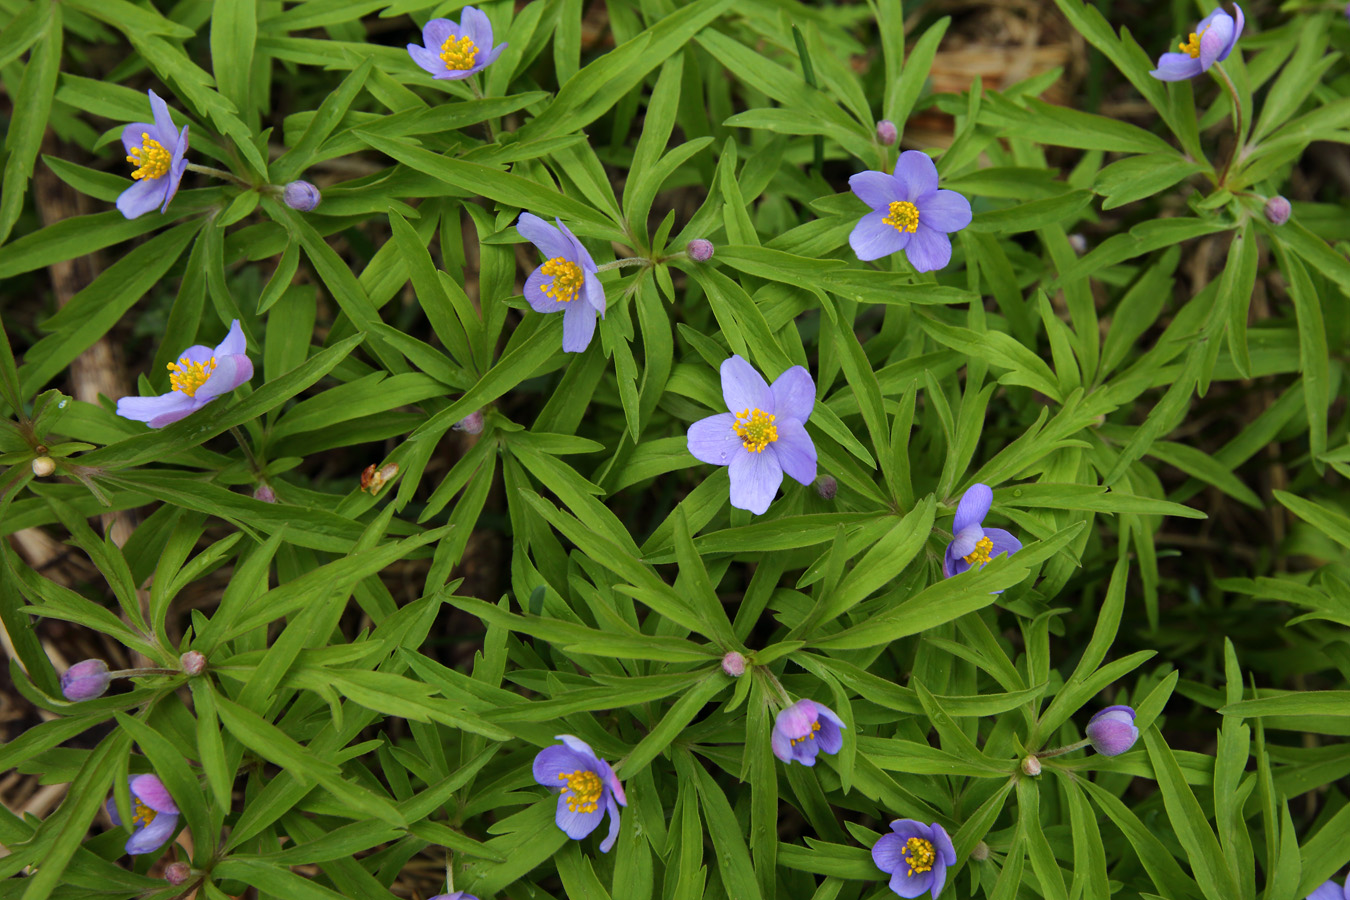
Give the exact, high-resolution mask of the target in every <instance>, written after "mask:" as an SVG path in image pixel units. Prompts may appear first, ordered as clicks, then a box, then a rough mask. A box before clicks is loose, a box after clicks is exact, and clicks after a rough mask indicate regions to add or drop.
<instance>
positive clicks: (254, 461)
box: [230, 425, 262, 476]
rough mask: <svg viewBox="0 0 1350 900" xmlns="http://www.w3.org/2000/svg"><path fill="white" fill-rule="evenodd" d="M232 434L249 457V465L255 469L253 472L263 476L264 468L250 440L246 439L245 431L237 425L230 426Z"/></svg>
mask: <svg viewBox="0 0 1350 900" xmlns="http://www.w3.org/2000/svg"><path fill="white" fill-rule="evenodd" d="M230 434H232V435H234V439H235V440H236V441H238V442H239V447H240V448H241V449H242V450H243V451H244V456H246V457H248V467H249V468H250V469H252V470H253V474H255V475H258V476H261V475H262V468H261V467H260V466H259V465H258V458H257V457H256V456H254V455H253V449H252V448H251V447H249V445H248V441H246V440H244V433H243V432H241V431H240V430H239V427H238V426H237V425H231V426H230Z"/></svg>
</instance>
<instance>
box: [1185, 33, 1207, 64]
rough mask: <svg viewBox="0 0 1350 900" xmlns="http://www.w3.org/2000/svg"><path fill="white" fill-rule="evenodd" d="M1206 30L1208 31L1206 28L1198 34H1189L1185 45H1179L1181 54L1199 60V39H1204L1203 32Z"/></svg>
mask: <svg viewBox="0 0 1350 900" xmlns="http://www.w3.org/2000/svg"><path fill="white" fill-rule="evenodd" d="M1208 30H1209V29H1208V28H1206V29H1205V30H1204V31H1201V32H1200V33H1199V34H1196V33H1195V32H1194V31H1192V32H1191V36H1190V39H1189V40H1187V41H1186V42H1185V43H1183V44H1182V45H1181V52H1182V53H1185V54H1186V55H1187V56H1189V57H1190V58H1191V59H1199V58H1200V38H1202V37H1204V35H1205V31H1208Z"/></svg>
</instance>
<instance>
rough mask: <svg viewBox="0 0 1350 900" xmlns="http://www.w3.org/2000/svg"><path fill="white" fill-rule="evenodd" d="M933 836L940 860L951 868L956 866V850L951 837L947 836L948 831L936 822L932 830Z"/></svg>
mask: <svg viewBox="0 0 1350 900" xmlns="http://www.w3.org/2000/svg"><path fill="white" fill-rule="evenodd" d="M930 834H931V835H932V838H931V840H932V841H933V847H934V848H936V849H937V852H938V858H939V859H941V860H942V861H943V862H944V863H946V864H947V865H949V866H954V865H956V848H955V847H954V846H952V838H951V835H949V834H947V829H945V828H943V827H942V826H941V825H939V824H938V823H936V822H934V823H933V826H932V829H931V830H930Z"/></svg>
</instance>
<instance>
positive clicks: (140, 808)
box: [131, 796, 159, 828]
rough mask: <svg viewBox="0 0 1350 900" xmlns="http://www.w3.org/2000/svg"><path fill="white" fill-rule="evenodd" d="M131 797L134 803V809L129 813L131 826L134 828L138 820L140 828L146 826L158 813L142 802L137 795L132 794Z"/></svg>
mask: <svg viewBox="0 0 1350 900" xmlns="http://www.w3.org/2000/svg"><path fill="white" fill-rule="evenodd" d="M131 799H132V800H133V801H135V803H136V811H135V812H134V813H132V815H131V827H132V828H135V827H136V823H137V822H139V823H140V825H141V827H142V828H148V827H149V826H150V823H151V822H153V821H155V816H157V815H159V813H157V812H155V811H154V810H153V809H151V808H150V807H148V806H146V805H145V804H144V803H142V802H141V800H140V798H139V797H135V796H133V797H132V798H131Z"/></svg>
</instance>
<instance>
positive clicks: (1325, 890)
mask: <svg viewBox="0 0 1350 900" xmlns="http://www.w3.org/2000/svg"><path fill="white" fill-rule="evenodd" d="M1345 883H1346V884H1347V885H1350V878H1347V879H1346V880H1345ZM1343 896H1350V894H1343V893H1342V891H1341V888H1339V887H1337V886H1336V882H1334V881H1324V882H1322V886H1321V887H1319V888H1318V889H1317V890H1315V891H1313V892H1312V893H1311V894H1309V895H1308V900H1341V898H1342V897H1343Z"/></svg>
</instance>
